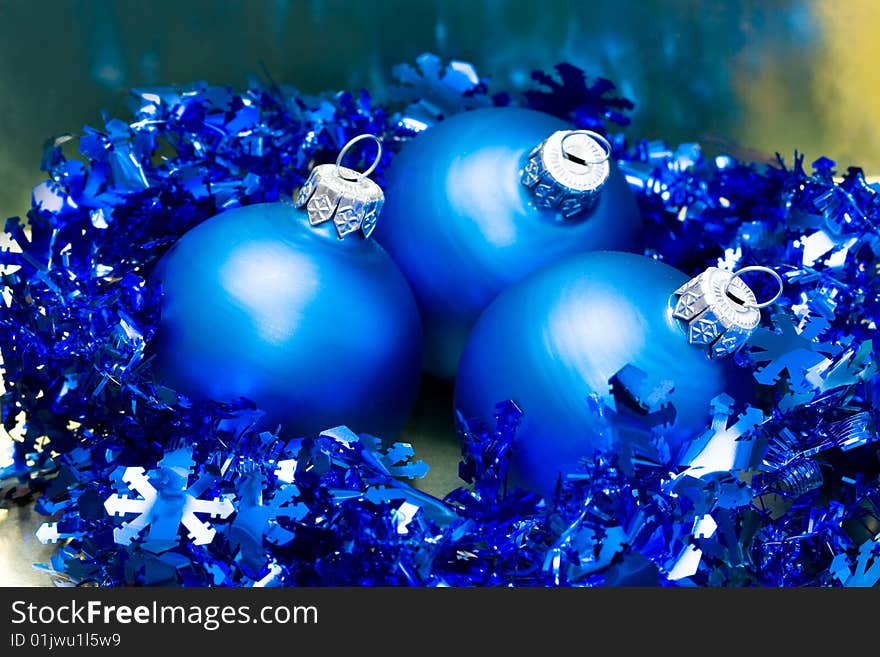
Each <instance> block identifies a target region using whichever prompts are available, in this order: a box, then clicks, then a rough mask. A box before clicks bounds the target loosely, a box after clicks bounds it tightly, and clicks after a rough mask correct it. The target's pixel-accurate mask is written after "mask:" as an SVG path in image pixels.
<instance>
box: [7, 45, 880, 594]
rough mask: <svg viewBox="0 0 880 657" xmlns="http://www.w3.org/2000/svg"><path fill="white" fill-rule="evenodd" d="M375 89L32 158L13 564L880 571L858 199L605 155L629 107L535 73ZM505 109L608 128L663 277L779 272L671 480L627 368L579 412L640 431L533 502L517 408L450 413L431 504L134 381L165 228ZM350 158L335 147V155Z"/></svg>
mask: <svg viewBox="0 0 880 657" xmlns="http://www.w3.org/2000/svg"><path fill="white" fill-rule="evenodd" d="M396 74H397V76H398V79H399V82H400V89H399V95H398V96H396V97H394V98H391V99H387V100H385V101H383V102H381V103H376V102H374V100H373V99H371V97H370V95H369V94H368V93H367V92H366V91H360V92H357V93H346V92H344V93H328V94H324V95H322V96H319V97H304V96H302V95H301V94H299V93H298V92H297V91H296V90H295V89H292V88H288V87H285V86H279V85H276V84H273V83H271V82H267V83H260V82H255V83H253V84H252V85H251V86H250V88H248V89H246V90H243V91H236V90H232V89H230V88H227V87H216V86H210V85H207V84H203V83H197V84H193V85H189V86H186V87H174V88H172V87H164V88H153V89H137V90H134V91H132V93H131V94H130V97H129V103H130V110H131V112H130V114H128V115H127V116H125V117H124V118H117V117H109V116H107V117H106V118H105V120H104V123H103V125H101V126H98V127H87V128H85V129H84V130H83V131H82V132H81V133H80V134H79V135H77V136H75V137H73V136H71V135H62V136H58V137H56V138H53V139H51V140H50V141H49V142H48V143H47V145H46V149H45V152H44V156H43V162H42V168H43V170H44V171H45V172H46V180H45V182H43V183H41V184H40V185H38V186H37V187H36V188H35V189H34V192H33V202H32V206H31V209H30V211H29V213H28V217H27V219H20V218H12V219H9V220H7V222H6V225H5V233H6V237H7V238H8V239H10V240H11V242H13V243H14V245H15V248H9V247H7V246H5V245H4V246H3V247H2V248H3V250H2V251H0V266H2V274H0V276H2V291H3V295H2V299H3V301H2V305H3V309H2V310H3V312H2V313H0V353H2V357H3V368H4V380H5V385H6V388H7V390H6V393H5V394H4V395H3V398H2V421H3V424H4V426H5V427H6V428H7V429H8V430H11V431H12V430H14V433H15V435H17V436H19V439H18V440H17V441H16V443H15V450H14V453H13V455H12V457H11V463H9V464H4V465H3V467H2V470H0V496H2V500H3V503H4V504H13V503H19V502H24V501H28V500H30V499H33V498H36V505H37V508H38V509H39V510H40V511H41V512H43V513H45V514H46V515H47V516H48V518H47V522H46V523H45V524H44V525H43V526H42V527H40V529H39V530H38V532H37V538H38V539H39V540H41V541H43V542H46V543H54V544H55V545H56V548H57V549H56V552H55V554H54V556H53V558H52V562H51V564H46V565H43V566H41V567H42V568H45V569H47V570H49V571H50V572H52V573H53V574H54V575H55V576H56V577H57V578H58V579H59V580H61V581H63V582H65V583H73V584H79V585H83V584H98V585H102V586H114V585H125V584H151V585H174V586H260V587H261V586H288V585H301V586H309V585H333V584H353V585H414V586H517V585H540V586H569V585H576V586H603V585H604V586H617V585H660V586H756V585H757V586H806V585H809V586H873V585H874V584H876V583H877V582H878V581H880V571H878V567H877V563H878V562H877V558H876V557H877V553H878V542H877V537H878V532H880V486H878V474H880V464H878V459H877V445H878V442H877V430H876V426H877V411H876V409H877V408H878V407H880V404H878V401H880V399H878V397H880V385H878V381H880V379H878V377H877V358H876V355H875V337H874V336H875V334H876V329H877V323H878V321H880V283H878V282H877V281H878V277H877V275H876V273H877V271H878V264H880V235H878V227H880V196H878V189H877V187H876V185H874V184H871V183H869V182H868V181H867V180H866V179H865V176H864V175H863V173H862V172H861V171H860V170H858V169H854V168H851V169H849V170H847V171H836V169H835V164H834V162H832V161H830V160H828V159H827V158H820V159H818V160H816V161H815V162H814V163H813V164H812V166H810V167H807V166H805V164H804V161H803V157H802V156H800V155H798V154H795V157H794V159H793V161H791V162H790V163H789V162H785V161H784V160H783V159H782V158H778V159H777V161H776V162H775V163H773V164H772V165H763V164H762V165H756V164H748V163H744V162H739V161H737V160H736V159H734V158H732V157H729V156H718V157H707V156H706V155H705V154H704V153H703V152H702V151H701V149H700V148H699V146H698V145H695V144H684V145H681V146H678V147H673V146H669V145H667V144H664V143H661V142H648V141H638V140H636V141H633V140H631V139H630V140H629V141H628V140H627V139H626V138H624V137H623V136H622V135H620V134H616V132H615V131H616V126H618V125H623V124H625V123H626V111H627V110H628V109H629V108H630V107H631V104H630V103H629V101H627V100H626V99H622V98H619V97H616V96H614V88H613V85H612V84H611V83H609V82H607V81H604V80H590V79H588V78H587V77H586V76H585V75H584V74H583V72H581V71H579V70H578V69H576V68H575V67H572V66H570V65H560V66H559V67H557V70H556V72H555V73H554V74H546V73H537V74H536V75H535V76H534V79H535V82H536V87H535V88H534V89H532V90H531V91H529V92H527V93H526V94H525V95H524V96H523V97H518V96H511V95H510V94H507V93H505V92H504V91H503V90H494V89H492V87H491V81H490V80H488V79H487V78H483V77H480V76H479V75H478V74H477V72H476V71H475V70H474V68H473V67H472V66H470V65H468V64H466V63H464V62H450V63H447V64H444V63H442V62H441V61H440V60H439V59H438V58H436V57H433V56H430V55H426V56H423V57H421V58H419V60H418V61H417V62H416V63H415V65H414V66H410V65H405V66H402V67H400V68H398V69H397V71H396ZM507 105H514V106H522V107H528V108H531V109H535V110H539V111H543V112H545V113H547V114H550V115H553V116H556V117H558V118H559V119H562V120H565V121H568V122H570V123H573V124H575V125H578V126H582V127H588V128H591V129H596V130H600V131H602V132H603V133H604V134H608V136H609V139H610V140H611V141H612V142H613V143H614V146H615V153H617V154H618V165H619V168H620V171H621V172H622V173H623V175H624V176H625V178H626V180H627V182H628V183H629V185H630V187H631V188H632V189H633V190H634V191H635V193H636V195H637V197H638V201H639V206H640V210H641V215H642V220H643V222H644V225H645V236H644V237H645V247H644V253H645V254H646V255H648V256H650V257H652V258H655V259H657V260H660V261H663V262H665V263H667V264H669V265H671V266H673V267H675V268H676V269H678V270H680V271H682V272H684V273H685V274H687V275H694V274H696V273H699V272H700V271H701V270H702V269H704V268H705V267H706V266H708V265H719V264H720V265H723V266H727V267H740V266H746V265H752V264H761V265H767V266H772V267H774V268H776V269H777V271H779V272H780V273H781V274H782V275H783V277H784V279H785V282H786V286H785V291H784V294H783V296H782V298H781V299H780V301H779V302H778V303H777V304H776V305H775V306H774V308H773V309H772V310H771V311H770V312H767V313H765V318H764V321H763V323H762V326H761V327H760V328H759V329H758V331H757V332H756V334H755V335H754V336H753V338H752V340H751V341H750V343H749V345H747V347H746V348H744V349H743V350H741V351H740V352H739V353H738V354H737V355H736V356H735V364H736V365H737V366H738V367H740V368H741V370H742V373H743V374H744V375H746V376H750V377H752V378H753V379H754V382H755V384H757V394H756V398H755V400H754V401H753V403H754V406H752V407H746V406H745V405H744V401H745V400H741V399H733V398H731V397H729V396H725V395H718V396H716V397H714V398H713V399H711V400H710V401H709V402H708V408H707V409H706V411H705V412H706V416H707V421H706V426H705V427H701V428H696V427H694V428H692V429H691V431H693V433H694V435H693V436H692V438H693V439H694V440H696V444H698V445H700V446H702V448H701V449H700V450H698V452H697V453H696V454H694V456H693V459H692V461H691V462H690V463H687V462H686V463H684V464H680V463H678V462H673V461H672V460H671V457H669V456H668V454H667V452H665V451H664V450H662V449H658V447H659V446H660V445H661V444H662V443H661V442H660V441H657V440H654V438H655V437H656V436H655V430H654V428H655V427H658V426H662V425H663V423H664V421H665V419H668V417H669V416H668V415H667V414H668V412H669V407H670V405H673V404H672V400H671V399H670V397H669V396H668V395H666V394H665V393H664V389H663V387H662V386H659V387H658V386H656V385H654V384H653V383H652V382H651V381H650V380H648V379H646V378H644V377H642V376H641V375H640V374H639V372H638V368H637V367H636V366H635V365H634V364H631V363H630V364H626V365H624V366H623V367H621V368H620V370H619V371H617V372H615V373H613V375H612V376H611V377H610V380H609V384H608V393H607V394H606V395H603V396H596V397H594V398H590V399H585V400H583V403H584V405H585V407H586V408H587V409H588V412H589V413H590V415H591V417H593V418H594V419H595V422H596V423H597V424H598V425H601V426H607V427H608V428H609V430H611V428H614V430H615V431H618V432H619V433H621V434H623V435H632V436H640V438H639V439H638V440H629V439H627V440H615V441H611V442H610V443H609V444H608V445H607V446H604V447H603V448H602V449H597V450H595V451H593V452H592V453H591V454H590V455H586V456H585V458H584V459H583V460H582V461H581V462H580V464H579V466H578V468H575V469H573V470H572V471H571V472H569V473H568V474H567V476H566V477H565V478H563V479H562V480H560V482H559V483H558V485H557V486H556V487H555V488H554V489H553V490H552V491H548V492H547V493H546V494H545V495H544V496H543V497H542V496H539V495H537V494H535V493H530V492H527V491H524V490H522V489H519V488H517V487H516V486H515V485H514V482H513V481H512V480H511V477H510V476H509V475H510V465H511V454H512V452H513V451H515V450H516V446H517V443H516V435H517V430H518V429H519V428H521V427H522V426H524V423H525V422H527V421H528V420H527V417H528V409H520V408H518V407H516V406H515V405H514V404H512V403H511V402H509V401H506V400H504V399H499V400H496V404H495V406H494V408H491V409H482V410H481V411H480V413H478V414H477V415H478V416H474V417H468V416H466V415H465V414H460V415H459V417H458V426H459V435H460V436H461V440H462V463H461V468H460V474H461V477H462V486H461V487H460V488H458V489H456V490H454V491H452V492H451V493H450V494H449V495H448V496H447V497H446V498H445V499H442V500H441V499H436V498H434V497H432V496H429V495H427V494H425V493H423V492H421V491H419V490H417V489H416V488H414V487H413V486H412V480H413V479H415V478H418V477H420V476H422V475H424V473H425V471H426V469H427V465H426V464H425V463H423V462H421V461H418V460H417V459H416V458H415V455H414V452H413V449H412V448H411V447H410V446H409V445H406V444H404V443H395V444H391V445H387V444H385V445H383V443H382V442H381V441H380V440H379V439H378V438H374V437H372V436H370V435H368V434H354V433H352V432H351V431H349V430H347V429H345V428H344V427H330V426H328V427H326V428H325V430H324V431H322V432H320V433H316V434H311V435H304V436H294V435H284V434H276V433H273V432H271V431H265V430H263V429H262V428H260V427H259V418H260V417H262V415H261V409H259V408H256V406H255V405H254V404H253V403H250V402H248V401H247V400H243V401H241V402H235V403H223V402H220V401H217V400H210V399H208V400H191V399H188V398H187V397H185V396H183V395H181V394H179V393H178V391H175V390H172V389H170V388H167V387H164V386H163V385H160V384H159V383H158V382H157V380H156V378H155V376H154V371H153V366H154V364H153V362H152V360H151V358H150V349H149V347H150V345H151V341H152V340H153V338H154V334H155V330H156V324H157V319H158V314H157V309H158V305H157V292H158V291H157V289H156V286H155V285H154V284H153V282H152V281H151V279H150V278H149V276H148V273H149V272H150V271H151V268H152V267H153V265H154V263H156V262H157V261H158V260H159V259H160V258H161V257H162V256H163V254H164V253H165V252H166V251H167V250H168V249H169V248H170V247H171V245H172V244H174V243H175V242H176V241H177V240H178V239H179V238H180V237H181V236H182V235H183V234H184V233H186V232H187V231H188V230H190V229H191V228H193V227H194V226H196V225H198V224H200V223H202V222H203V221H205V220H206V219H208V218H210V217H212V216H214V215H216V214H218V213H219V212H221V211H222V210H226V209H230V208H235V207H238V206H247V205H252V204H255V203H262V202H275V201H278V200H284V199H288V198H290V196H291V195H292V194H293V193H294V191H295V190H296V189H297V187H298V186H299V185H301V184H302V182H303V181H304V178H305V176H306V175H307V172H308V170H309V168H310V166H311V165H312V164H313V163H316V162H328V161H332V159H333V158H334V157H335V155H336V153H337V152H338V150H339V148H340V147H341V146H342V145H343V144H344V143H345V142H346V141H347V140H348V139H350V138H351V137H353V136H355V135H357V134H360V133H364V132H371V133H374V134H377V135H381V136H382V137H383V139H384V140H385V143H386V145H387V146H388V148H386V149H385V151H386V152H385V156H384V157H383V161H382V162H381V163H380V167H379V169H378V170H377V173H376V177H377V179H378V180H379V182H382V180H383V176H384V171H385V169H386V167H387V166H388V164H389V163H390V162H391V161H392V160H393V159H394V157H395V154H396V152H397V150H398V149H397V146H399V145H400V144H401V143H403V142H404V141H406V140H408V139H409V138H411V137H412V136H413V135H415V134H418V133H419V132H423V131H425V130H431V129H432V126H433V125H434V124H436V123H437V122H438V121H443V120H445V119H446V118H448V117H449V116H450V115H452V114H455V113H457V112H460V111H468V110H471V109H477V108H480V107H490V106H507ZM371 155H372V152H367V150H366V149H365V150H364V151H358V150H357V149H355V152H353V153H352V154H351V160H350V163H351V165H352V166H355V167H357V166H359V165H364V166H365V165H366V162H364V161H361V162H358V160H364V159H366V158H369V157H370V156H371ZM4 244H6V242H4ZM749 285H750V286H752V287H753V289H755V291H756V292H757V293H758V296H759V298H763V297H765V296H766V295H767V294H768V293H772V290H770V289H765V288H764V285H765V283H764V281H762V280H761V279H758V278H755V279H754V280H752V279H749ZM507 357H508V358H509V359H511V360H515V359H517V358H518V355H517V353H516V350H515V349H512V350H510V353H509V355H508V356H507ZM490 374H491V373H487V375H490ZM340 376H341V377H342V378H344V376H345V373H344V372H340ZM640 381H641V382H642V383H639V382H640ZM634 382H636V383H634ZM673 407H674V405H673ZM22 413H23V414H24V416H26V423H25V424H24V426H23V427H19V426H18V425H19V421H20V417H21V414H22ZM718 455H724V457H723V458H721V457H719V456H718ZM141 474H143V475H144V476H146V477H147V480H148V481H149V482H151V484H150V486H145V485H143V478H142V477H141V476H140V475H141ZM153 491H155V492H153ZM123 497H125V499H126V500H127V501H123V502H120V500H121V499H122V498H123ZM187 504H189V505H190V506H189V507H186V505H187ZM108 505H109V506H108ZM186 509H190V510H194V515H195V517H196V520H198V521H199V522H198V523H196V522H193V520H192V519H191V518H190V517H189V516H187V515H186ZM184 518H187V523H188V524H189V525H190V526H189V527H188V526H187V524H186V523H183V519H184ZM193 528H195V531H193Z"/></svg>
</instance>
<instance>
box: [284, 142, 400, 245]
mask: <svg viewBox="0 0 880 657" xmlns="http://www.w3.org/2000/svg"><path fill="white" fill-rule="evenodd" d="M364 139H372V140H373V141H374V142H375V143H376V146H377V152H376V157H375V159H374V160H373V163H372V164H371V165H370V167H369V168H368V169H367V170H366V171H355V170H353V169H349V168H348V167H344V166H342V161H343V158H344V157H345V155H346V153H348V151H349V150H350V149H351V147H352V146H353V145H354V144H356V143H358V142H359V141H362V140H364ZM381 158H382V140H381V139H379V138H378V137H377V136H376V135H371V134H363V135H358V136H357V137H355V138H353V139H351V140H350V141H349V142H348V143H347V144H345V146H343V147H342V149H341V150H340V151H339V155H338V157H337V158H336V163H335V164H319V165H317V166H316V167H314V168H313V169H312V171H311V173H309V177H308V180H306V182H305V184H304V185H303V186H302V188H301V189H300V190H299V194H297V197H296V200H295V201H294V205H295V206H296V207H298V208H301V207H303V206H305V208H306V212H308V215H309V223H310V224H311V225H313V226H317V225H318V224H322V223H324V222H325V221H333V224H334V225H335V226H336V232H337V234H338V235H339V238H340V239H342V238H343V237H345V236H346V235H349V234H351V233H354V232H356V231H360V233H361V234H362V235H363V236H364V237H365V238H367V237H369V236H370V234H371V233H372V232H373V229H374V228H375V227H376V220H377V219H378V217H379V212H380V211H381V209H382V205H383V204H384V203H385V194H384V192H383V191H382V188H381V187H379V185H377V184H376V183H375V182H373V181H372V180H370V179H369V178H368V177H367V176H369V175H370V174H371V173H373V171H375V170H376V167H377V166H379V161H380V160H381Z"/></svg>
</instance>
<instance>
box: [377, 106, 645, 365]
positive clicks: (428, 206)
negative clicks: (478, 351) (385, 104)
mask: <svg viewBox="0 0 880 657" xmlns="http://www.w3.org/2000/svg"><path fill="white" fill-rule="evenodd" d="M570 128H571V126H570V125H568V124H567V123H565V122H564V121H562V120H560V119H558V118H555V117H552V116H549V115H547V114H543V113H540V112H535V111H532V110H527V109H520V108H514V107H505V108H492V109H481V110H475V111H471V112H465V113H462V114H458V115H455V116H452V117H451V118H449V119H446V120H444V121H441V122H440V123H438V124H436V125H435V126H432V127H431V128H429V129H428V130H426V131H425V132H423V133H422V134H420V135H419V136H417V137H416V138H415V139H413V140H412V141H411V142H410V143H408V144H406V146H404V148H403V149H402V150H401V152H400V153H399V154H398V155H397V156H396V158H395V160H394V162H393V163H392V165H391V167H390V168H389V170H388V171H387V176H386V190H387V197H388V198H387V203H386V205H385V208H384V211H383V214H382V222H381V223H380V225H379V227H378V228H377V230H376V239H378V240H379V242H380V243H381V244H382V245H383V246H384V247H385V248H386V249H387V250H388V252H389V253H390V254H391V256H392V257H393V258H394V260H395V261H396V262H397V264H398V265H399V266H400V268H401V270H402V271H403V273H404V275H405V276H406V278H407V280H408V281H409V282H410V285H411V287H412V289H413V292H414V294H415V296H416V300H417V302H418V304H419V309H420V311H421V315H422V320H423V324H424V330H425V368H426V369H427V371H429V372H431V373H432V374H434V375H436V376H440V377H444V378H451V377H452V376H454V373H455V369H456V365H457V362H458V359H459V356H460V354H461V350H462V348H463V347H464V343H465V340H466V339H467V335H468V332H469V331H470V329H471V327H472V326H473V324H474V322H476V320H477V318H478V317H479V314H480V312H482V310H483V309H484V308H485V307H486V306H487V305H488V304H489V302H491V301H492V299H494V298H495V297H496V296H497V295H498V293H499V292H501V291H502V290H503V289H504V288H506V287H507V286H509V285H510V284H512V283H514V282H516V281H518V280H520V279H521V278H523V277H524V276H526V275H527V274H529V273H530V272H532V271H534V270H536V269H538V268H540V267H542V266H544V265H546V264H549V263H551V262H553V261H555V260H557V259H559V258H560V257H562V256H565V255H568V254H572V253H578V252H583V251H590V250H597V249H618V250H629V249H632V248H634V247H636V246H637V245H638V243H639V239H640V232H641V218H640V216H639V212H638V208H637V206H636V203H635V200H634V198H633V196H632V194H631V192H630V190H629V188H628V186H627V183H626V181H625V179H624V178H623V176H622V174H621V173H620V172H619V171H618V170H617V168H616V167H615V166H614V165H613V164H611V165H610V176H609V177H608V180H607V182H606V184H605V185H604V187H603V188H602V190H601V192H600V193H599V197H598V202H597V203H596V204H595V205H594V206H593V208H592V211H590V212H583V213H581V214H580V215H578V216H575V217H570V218H568V219H566V218H564V217H563V215H562V213H561V211H560V209H558V208H557V209H544V208H540V207H538V205H537V204H536V202H535V196H534V193H533V191H532V190H530V189H529V188H527V187H526V186H525V185H523V184H522V182H521V177H522V175H523V171H524V169H525V167H526V166H527V164H528V160H529V154H530V153H531V152H532V150H533V149H534V148H535V147H536V146H538V145H539V144H541V143H542V142H543V141H544V140H545V139H547V138H548V136H550V135H552V134H553V133H554V132H555V131H559V130H567V129H570Z"/></svg>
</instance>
